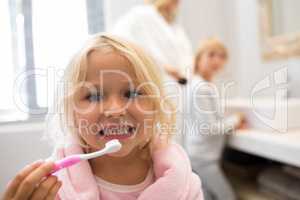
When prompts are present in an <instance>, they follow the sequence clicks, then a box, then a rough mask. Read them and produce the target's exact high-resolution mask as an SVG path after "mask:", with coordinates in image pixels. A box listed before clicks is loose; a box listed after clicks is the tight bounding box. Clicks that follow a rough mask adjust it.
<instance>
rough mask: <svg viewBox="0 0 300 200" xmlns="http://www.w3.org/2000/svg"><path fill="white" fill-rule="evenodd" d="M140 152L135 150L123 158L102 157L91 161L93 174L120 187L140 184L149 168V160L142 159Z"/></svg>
mask: <svg viewBox="0 0 300 200" xmlns="http://www.w3.org/2000/svg"><path fill="white" fill-rule="evenodd" d="M141 154H142V152H141V151H140V150H139V149H138V148H136V149H134V150H133V151H132V152H131V153H130V154H129V155H127V156H125V157H112V156H102V157H99V158H95V159H91V160H90V165H91V167H92V170H93V173H94V174H95V175H96V176H98V177H100V178H102V179H104V180H106V181H108V182H111V183H115V184H120V185H135V184H138V183H141V182H142V181H143V180H144V179H145V178H146V176H147V174H148V171H149V169H150V167H151V162H150V161H149V160H146V159H143V158H142V156H141Z"/></svg>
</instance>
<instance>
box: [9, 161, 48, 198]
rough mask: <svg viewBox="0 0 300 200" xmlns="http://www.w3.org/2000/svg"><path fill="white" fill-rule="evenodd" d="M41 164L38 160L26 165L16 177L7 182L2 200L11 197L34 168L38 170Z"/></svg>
mask: <svg viewBox="0 0 300 200" xmlns="http://www.w3.org/2000/svg"><path fill="white" fill-rule="evenodd" d="M42 163H43V161H41V160H39V161H36V162H34V163H32V164H30V165H27V166H26V167H24V168H23V169H22V170H21V171H20V172H19V173H18V174H17V175H16V176H15V178H14V179H13V180H12V181H11V182H9V184H8V186H7V189H6V191H5V193H4V199H8V198H11V197H13V196H14V195H15V194H16V192H17V190H18V187H19V186H20V184H21V183H22V181H23V180H24V179H25V178H26V177H27V176H28V175H29V174H30V173H31V172H32V171H33V170H35V169H36V168H38V167H39V166H40V165H41V164H42Z"/></svg>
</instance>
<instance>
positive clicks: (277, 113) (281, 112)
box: [225, 98, 300, 132]
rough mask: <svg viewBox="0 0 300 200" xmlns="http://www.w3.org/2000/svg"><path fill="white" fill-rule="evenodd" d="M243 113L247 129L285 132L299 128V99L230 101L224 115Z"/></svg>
mask: <svg viewBox="0 0 300 200" xmlns="http://www.w3.org/2000/svg"><path fill="white" fill-rule="evenodd" d="M235 112H243V113H244V114H245V117H246V120H247V122H248V125H249V128H254V129H262V130H270V131H274V130H276V131H279V132H287V131H288V130H291V129H297V128H300V99H296V98H289V99H287V100H286V99H277V100H275V98H274V99H272V98H256V99H253V100H252V101H251V100H250V99H241V98H239V99H231V100H228V101H227V102H226V104H225V113H229V114H230V113H235Z"/></svg>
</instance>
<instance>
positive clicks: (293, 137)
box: [228, 129, 300, 167]
mask: <svg viewBox="0 0 300 200" xmlns="http://www.w3.org/2000/svg"><path fill="white" fill-rule="evenodd" d="M228 145H229V147H231V148H233V149H236V150H239V151H243V152H246V153H250V154H253V155H257V156H261V157H264V158H267V159H270V160H274V161H278V162H281V163H286V164H289V165H293V166H296V167H300V129H297V130H291V131H288V132H287V133H278V132H275V131H274V132H268V131H261V130H254V129H248V130H238V131H237V132H236V133H235V134H233V135H230V136H229V140H228Z"/></svg>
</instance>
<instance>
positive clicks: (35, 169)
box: [2, 161, 61, 200]
mask: <svg viewBox="0 0 300 200" xmlns="http://www.w3.org/2000/svg"><path fill="white" fill-rule="evenodd" d="M53 166H54V164H53V162H42V161H37V162H34V163H32V164H30V165H28V166H26V167H25V168H23V169H22V170H21V171H20V172H19V173H18V174H17V175H16V177H15V178H14V179H13V180H11V181H10V183H9V184H8V186H7V189H6V190H5V192H4V195H3V197H2V200H29V199H30V200H54V199H55V197H56V194H57V192H58V190H59V188H60V187H61V182H60V181H58V180H57V177H56V176H47V175H48V174H49V173H50V172H51V170H52V169H53Z"/></svg>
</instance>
